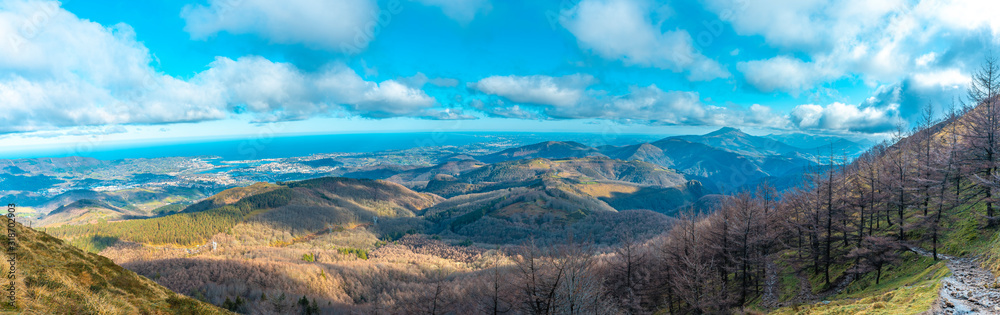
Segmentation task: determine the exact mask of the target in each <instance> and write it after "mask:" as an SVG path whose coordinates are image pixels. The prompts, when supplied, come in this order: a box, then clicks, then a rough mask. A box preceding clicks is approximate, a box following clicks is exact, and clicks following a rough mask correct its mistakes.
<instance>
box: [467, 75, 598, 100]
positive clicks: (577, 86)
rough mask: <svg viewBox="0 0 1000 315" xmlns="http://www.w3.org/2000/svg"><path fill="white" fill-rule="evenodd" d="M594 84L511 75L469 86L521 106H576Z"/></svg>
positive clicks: (583, 78) (574, 78)
mask: <svg viewBox="0 0 1000 315" xmlns="http://www.w3.org/2000/svg"><path fill="white" fill-rule="evenodd" d="M592 83H594V77H592V76H590V75H583V74H574V75H568V76H564V77H550V76H544V75H533V76H513V75H511V76H491V77H488V78H484V79H482V80H479V82H475V83H469V84H468V86H469V87H470V88H472V89H475V90H478V91H480V92H483V93H486V94H492V95H497V96H501V97H504V98H507V99H509V100H511V101H513V102H517V103H528V104H538V105H552V106H572V105H574V104H577V103H579V102H580V99H581V98H583V96H584V94H585V91H584V89H585V88H586V87H587V86H589V85H590V84H592Z"/></svg>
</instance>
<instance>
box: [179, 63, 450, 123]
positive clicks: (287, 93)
mask: <svg viewBox="0 0 1000 315" xmlns="http://www.w3.org/2000/svg"><path fill="white" fill-rule="evenodd" d="M193 81H194V82H198V83H199V84H200V85H202V86H207V87H211V88H213V89H217V90H219V91H221V93H224V95H225V98H226V103H227V104H228V105H229V106H237V105H243V106H245V108H243V109H245V110H248V111H250V112H253V113H259V114H260V115H261V117H262V120H265V121H270V120H294V119H306V118H309V117H312V116H314V115H320V114H324V113H328V112H331V111H334V110H337V109H338V105H342V106H343V108H344V109H346V110H347V112H349V113H350V114H354V115H359V116H363V117H371V118H386V117H397V116H406V115H411V114H415V113H419V112H420V111H421V110H424V109H426V108H429V107H431V106H433V105H434V104H435V103H436V101H435V100H434V99H433V98H431V97H430V96H427V94H425V93H424V92H423V91H422V90H419V89H415V88H411V87H408V86H406V85H404V84H402V83H400V82H397V81H395V80H386V81H382V82H380V83H376V82H370V81H365V80H364V79H362V78H361V77H360V76H358V74H357V73H356V72H354V70H351V69H350V68H348V67H347V66H345V65H343V64H334V65H331V66H328V67H327V68H326V69H324V70H321V71H317V72H313V73H307V72H303V71H301V70H299V69H298V68H296V67H295V66H294V65H292V64H289V63H276V62H271V61H269V60H267V59H264V58H261V57H255V56H251V57H243V58H239V59H237V60H235V61H234V60H231V59H229V58H224V57H220V58H217V59H216V60H215V62H213V63H212V64H210V69H209V70H206V71H205V72H202V73H200V74H198V75H197V76H195V78H194V79H193Z"/></svg>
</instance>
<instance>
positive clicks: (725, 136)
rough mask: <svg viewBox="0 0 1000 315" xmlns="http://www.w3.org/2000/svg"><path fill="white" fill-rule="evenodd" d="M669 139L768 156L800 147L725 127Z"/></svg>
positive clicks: (792, 150)
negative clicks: (705, 132)
mask: <svg viewBox="0 0 1000 315" xmlns="http://www.w3.org/2000/svg"><path fill="white" fill-rule="evenodd" d="M667 139H681V140H685V141H688V142H694V143H701V144H705V145H709V146H712V147H715V148H720V149H726V150H729V151H733V152H737V153H740V154H744V155H751V156H758V157H759V156H766V155H780V154H785V153H789V152H794V151H796V150H797V149H798V148H796V147H793V146H790V145H788V144H785V143H782V142H780V141H776V140H773V139H769V138H766V137H758V136H752V135H749V134H747V133H744V132H743V131H741V130H739V129H736V128H731V127H723V128H721V129H719V130H716V131H713V132H710V133H707V134H704V135H700V136H695V135H689V136H674V137H670V138H667Z"/></svg>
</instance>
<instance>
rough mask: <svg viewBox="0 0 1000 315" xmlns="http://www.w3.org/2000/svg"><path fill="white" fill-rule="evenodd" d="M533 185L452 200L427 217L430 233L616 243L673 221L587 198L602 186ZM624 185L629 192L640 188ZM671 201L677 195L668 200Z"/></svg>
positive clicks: (493, 240)
mask: <svg viewBox="0 0 1000 315" xmlns="http://www.w3.org/2000/svg"><path fill="white" fill-rule="evenodd" d="M532 183H533V184H531V185H525V186H518V187H511V188H505V189H498V190H493V191H489V192H482V193H472V194H466V195H461V196H456V197H452V198H449V199H448V200H445V201H443V202H441V203H439V204H437V205H435V206H433V207H431V208H429V209H427V210H426V211H425V212H424V213H423V215H422V216H423V217H424V218H426V220H428V221H430V222H431V223H433V224H434V226H433V227H432V228H431V229H429V230H428V232H429V233H433V234H436V235H440V236H443V237H459V238H466V239H470V240H472V241H474V242H483V243H489V244H514V243H520V242H524V241H526V240H539V241H546V242H553V241H561V240H565V239H566V238H567V237H572V235H578V236H580V237H588V238H591V239H592V240H593V241H595V242H598V243H614V242H615V234H614V233H616V231H622V230H629V231H632V232H634V233H636V234H640V235H642V234H650V233H655V232H654V231H657V230H662V229H665V228H667V226H668V225H669V222H670V219H669V218H668V217H667V216H665V215H663V214H661V213H656V212H652V211H647V210H632V211H618V210H617V209H615V208H614V207H612V206H610V205H609V203H608V202H606V201H604V200H602V199H601V198H598V197H595V196H594V195H591V194H588V193H594V192H600V191H606V188H607V187H608V186H606V185H604V184H596V183H595V184H590V185H594V186H591V187H581V186H580V185H579V183H576V182H573V181H571V180H560V179H551V178H545V179H541V180H538V181H534V182H532ZM587 186H589V185H587ZM612 186H614V185H612ZM624 186H626V187H627V188H625V190H627V191H630V192H634V191H637V190H640V189H641V188H642V187H639V186H633V185H628V184H624ZM601 187H604V188H605V189H602V188H601ZM588 188H590V189H591V190H589V191H588V190H587V189H588ZM613 189H614V187H612V190H613ZM619 197H622V199H626V197H624V196H619ZM673 197H677V196H676V195H672V196H670V198H673ZM674 200H676V199H674ZM612 201H614V200H612ZM637 203H638V202H634V203H633V204H637ZM623 225H627V227H624V226H623Z"/></svg>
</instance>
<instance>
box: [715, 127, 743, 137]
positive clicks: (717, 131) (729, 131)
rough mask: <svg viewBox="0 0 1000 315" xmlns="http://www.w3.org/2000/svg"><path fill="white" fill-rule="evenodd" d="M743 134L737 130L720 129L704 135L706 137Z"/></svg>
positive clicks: (729, 128)
mask: <svg viewBox="0 0 1000 315" xmlns="http://www.w3.org/2000/svg"><path fill="white" fill-rule="evenodd" d="M743 133H744V132H743V131H742V130H740V129H738V128H733V127H722V128H719V130H716V131H712V132H711V133H708V134H706V136H718V135H724V134H743Z"/></svg>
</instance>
